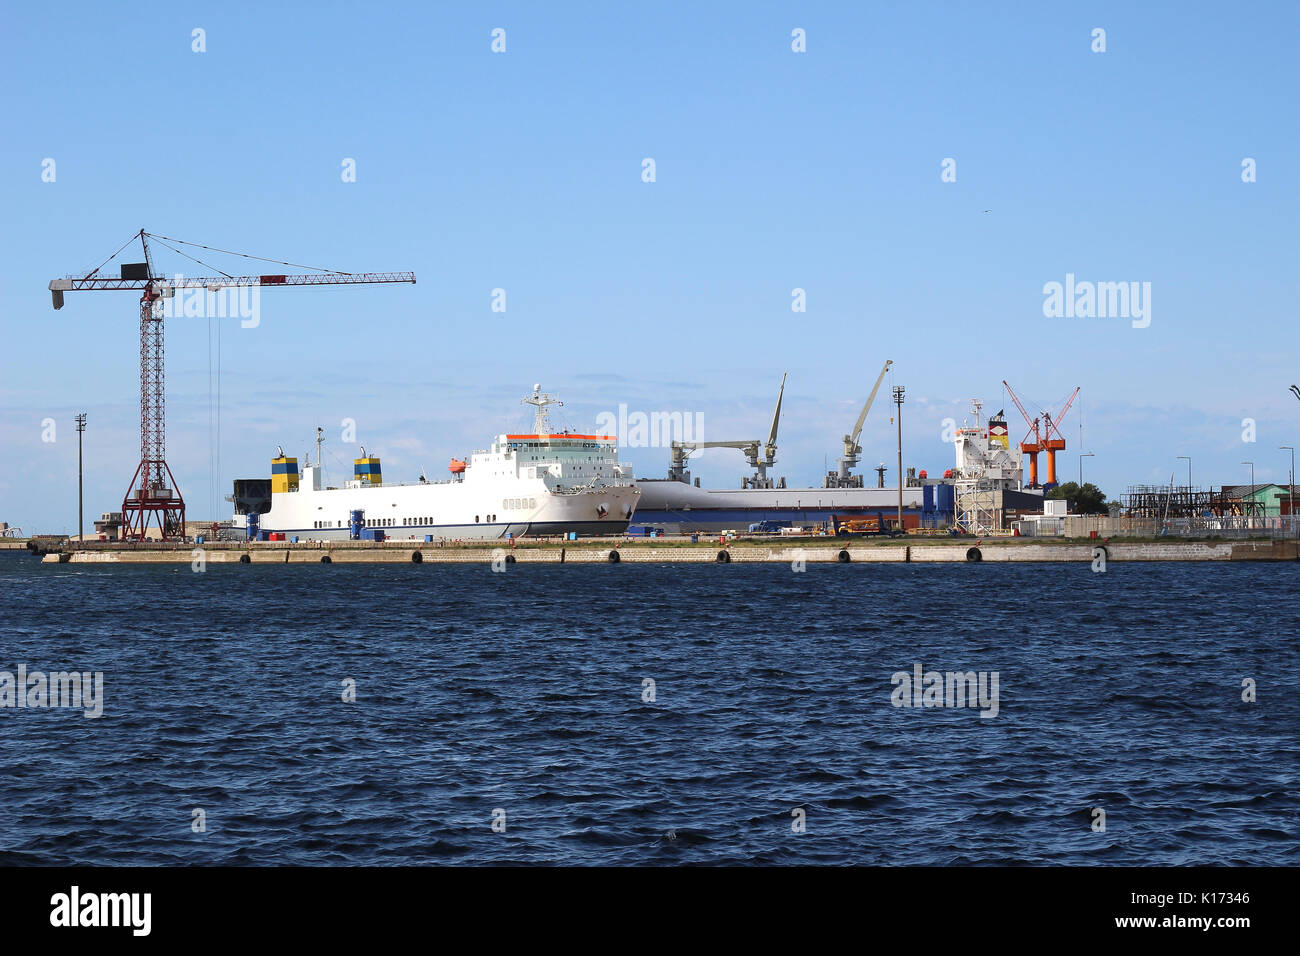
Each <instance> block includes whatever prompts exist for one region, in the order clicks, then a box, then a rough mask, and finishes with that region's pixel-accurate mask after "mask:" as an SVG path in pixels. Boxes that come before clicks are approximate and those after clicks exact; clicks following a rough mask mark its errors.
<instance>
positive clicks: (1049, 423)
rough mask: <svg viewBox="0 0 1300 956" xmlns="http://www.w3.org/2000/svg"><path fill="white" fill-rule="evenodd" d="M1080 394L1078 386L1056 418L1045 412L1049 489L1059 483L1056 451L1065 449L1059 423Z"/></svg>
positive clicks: (1044, 426)
mask: <svg viewBox="0 0 1300 956" xmlns="http://www.w3.org/2000/svg"><path fill="white" fill-rule="evenodd" d="M1078 395H1079V389H1078V388H1076V389H1075V390H1074V391H1073V392H1072V393H1071V394H1070V397H1069V399H1067V400H1066V403H1065V405H1064V407H1062V408H1061V410H1060V411H1059V412H1057V413H1056V417H1055V418H1053V417H1052V416H1051V415H1050V414H1049V413H1047V412H1043V450H1044V451H1046V452H1047V484H1045V485H1043V487H1044V488H1045V489H1047V490H1049V491H1050V490H1051V489H1053V488H1055V487H1056V486H1057V484H1058V482H1057V480H1056V453H1057V452H1058V451H1065V436H1064V435H1062V434H1061V430H1060V429H1059V428H1058V427H1057V425H1059V424H1060V423H1061V419H1062V418H1064V417H1065V414H1066V412H1068V411H1069V410H1070V406H1071V405H1073V404H1074V400H1075V399H1076V398H1077V397H1078ZM1053 434H1055V435H1056V437H1055V438H1053V437H1052V435H1053ZM1080 468H1082V466H1080Z"/></svg>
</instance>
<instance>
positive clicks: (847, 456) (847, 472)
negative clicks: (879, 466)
mask: <svg viewBox="0 0 1300 956" xmlns="http://www.w3.org/2000/svg"><path fill="white" fill-rule="evenodd" d="M893 364H894V362H893V360H892V359H885V366H884V368H882V369H881V370H880V375H878V376H877V377H876V384H875V385H873V386H872V388H871V394H870V395H868V396H867V402H866V404H865V405H863V406H862V413H861V414H860V415H858V420H857V421H856V422H855V423H854V424H853V431H851V432H849V433H848V434H847V435H845V436H844V454H843V455H841V456H840V467H839V471H831V472H827V473H826V478H825V479H824V480H823V481H822V487H823V488H861V487H862V476H861V475H855V474H853V469H854V468H856V467H857V466H858V461H859V456H861V454H862V446H861V445H859V444H858V438H859V436H861V434H862V426H863V424H864V423H865V422H866V420H867V413H868V412H869V411H871V404H872V402H874V401H875V400H876V392H878V391H880V383H881V382H883V381H884V380H885V373H886V372H888V371H889V368H890V366H891V365H893ZM882 480H883V479H882Z"/></svg>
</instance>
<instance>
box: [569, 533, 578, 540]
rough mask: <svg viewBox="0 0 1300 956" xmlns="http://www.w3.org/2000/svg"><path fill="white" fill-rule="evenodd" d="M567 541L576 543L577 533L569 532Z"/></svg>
mask: <svg viewBox="0 0 1300 956" xmlns="http://www.w3.org/2000/svg"><path fill="white" fill-rule="evenodd" d="M569 540H570V541H577V540H578V532H576V531H570V532H569Z"/></svg>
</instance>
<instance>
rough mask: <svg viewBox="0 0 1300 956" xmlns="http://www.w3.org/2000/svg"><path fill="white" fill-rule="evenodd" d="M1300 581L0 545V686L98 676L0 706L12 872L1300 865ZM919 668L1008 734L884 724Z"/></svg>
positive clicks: (1286, 572)
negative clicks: (497, 567)
mask: <svg viewBox="0 0 1300 956" xmlns="http://www.w3.org/2000/svg"><path fill="white" fill-rule="evenodd" d="M1298 581H1300V567H1298V566H1296V565H1293V564H1260V565H1247V564H1239V565H1223V564H1214V565H1211V564H1200V565H1172V564H1164V565H1150V564H1142V565H1136V564H1128V565H1124V564H1116V563H1113V562H1112V564H1111V565H1110V570H1109V571H1108V572H1107V573H1105V574H1094V573H1093V572H1092V571H1091V570H1090V567H1089V566H1088V565H1087V564H1077V565H1034V566H1027V565H1004V564H998V565H991V564H982V565H930V566H927V565H892V564H891V565H864V564H853V565H810V566H809V567H808V570H807V572H806V573H803V574H796V573H792V572H791V570H790V569H789V568H788V567H787V566H785V565H730V566H725V565H690V566H683V565H678V566H644V565H641V566H638V565H629V564H623V565H617V566H610V565H569V566H565V567H558V566H524V565H515V566H512V567H510V568H509V570H508V571H507V572H506V573H504V574H494V573H492V572H491V571H490V570H488V568H487V566H473V567H462V566H454V565H433V564H425V565H422V566H414V565H402V566H340V565H335V566H333V567H320V566H317V565H302V566H258V565H252V566H228V567H223V566H210V567H209V570H208V571H207V572H206V573H203V574H196V573H193V572H192V571H191V570H190V568H189V566H188V565H180V566H176V567H170V566H168V567H146V566H138V567H116V568H113V567H96V566H72V565H62V566H51V565H45V566H42V565H40V564H38V563H36V562H35V561H34V560H32V559H28V558H22V557H16V556H5V557H0V613H2V615H3V619H2V622H0V670H6V669H7V670H10V671H12V670H14V669H15V668H16V667H17V665H18V664H19V663H26V664H27V665H28V668H29V670H37V669H41V670H46V671H49V670H63V669H74V668H75V669H79V670H86V671H95V670H99V671H103V673H104V682H105V688H104V696H105V711H104V716H103V717H102V718H100V719H98V720H93V719H87V718H85V717H84V716H82V714H81V712H79V711H72V710H66V709H64V710H31V709H26V710H17V709H4V710H0V779H2V780H3V781H4V791H3V797H2V798H0V863H5V864H15V863H68V864H71V863H90V864H113V863H145V864H179V863H199V864H203V863H247V864H329V863H354V864H398V863H447V862H454V863H499V862H547V863H564V864H584V863H613V864H635V863H655V864H665V863H742V862H758V863H778V864H786V863H866V864H967V863H989V864H1010V863H1029V864H1047V863H1076V864H1077V863H1096V864H1190V863H1209V864H1227V863H1242V864H1268V863H1272V864H1290V865H1295V864H1296V863H1297V862H1300V850H1298V849H1297V847H1298V844H1297V840H1296V837H1295V829H1296V819H1297V809H1298V808H1300V800H1298V799H1297V797H1298V794H1297V778H1298V776H1300V695H1298V694H1297V688H1300V665H1298V664H1297V661H1298V659H1300V658H1298V656H1297V649H1298V647H1300V638H1298V635H1300V610H1298V609H1297V604H1296V601H1295V593H1296V585H1297V583H1298ZM918 661H919V662H921V663H922V664H923V665H924V667H925V668H926V669H927V670H930V669H934V670H943V671H947V670H976V671H979V670H984V671H997V672H998V673H999V675H1000V677H999V689H1000V712H999V713H998V715H997V716H996V717H995V718H992V719H982V718H981V717H980V716H979V714H978V712H977V711H976V710H971V709H955V708H951V709H950V708H922V709H903V708H896V707H894V706H893V705H892V704H891V693H892V691H893V689H894V687H893V684H892V683H891V680H890V678H891V675H892V674H893V673H894V672H896V671H911V669H912V667H913V664H914V663H916V662H918ZM1246 677H1250V678H1253V679H1255V680H1256V681H1257V683H1258V702H1257V703H1253V704H1250V703H1244V702H1243V701H1242V700H1241V690H1242V689H1241V681H1242V679H1243V678H1246ZM646 678H650V679H652V680H654V681H655V684H656V688H655V689H656V698H657V699H656V701H655V702H654V703H652V704H651V703H644V702H643V701H642V692H643V691H642V688H643V684H642V682H643V680H644V679H646ZM348 679H350V680H355V681H356V687H357V699H356V701H355V703H345V702H344V701H343V700H342V699H341V698H342V686H341V683H340V682H341V681H344V680H348ZM1093 807H1100V808H1102V809H1104V810H1105V812H1106V831H1105V832H1104V833H1102V832H1094V831H1093V829H1092V828H1091V826H1090V824H1091V823H1092V821H1093V819H1094V817H1093V815H1092V814H1091V813H1090V808H1093ZM195 808H201V809H202V810H204V812H205V813H206V826H207V829H206V832H203V833H195V832H192V830H191V821H192V819H193V817H192V811H193V810H194V809H195ZM497 808H501V809H504V810H505V811H506V832H505V833H496V832H493V830H492V827H491V824H492V817H493V811H494V810H495V809H497ZM796 809H802V810H803V811H804V813H805V814H806V825H807V832H804V833H796V832H794V830H793V828H792V822H793V821H794V820H795V817H794V816H792V811H793V810H796Z"/></svg>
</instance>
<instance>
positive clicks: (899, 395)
mask: <svg viewBox="0 0 1300 956" xmlns="http://www.w3.org/2000/svg"><path fill="white" fill-rule="evenodd" d="M904 392H905V389H904V388H903V386H902V385H895V386H894V404H895V405H897V406H898V531H899V533H900V534H902V533H903V394H904Z"/></svg>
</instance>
